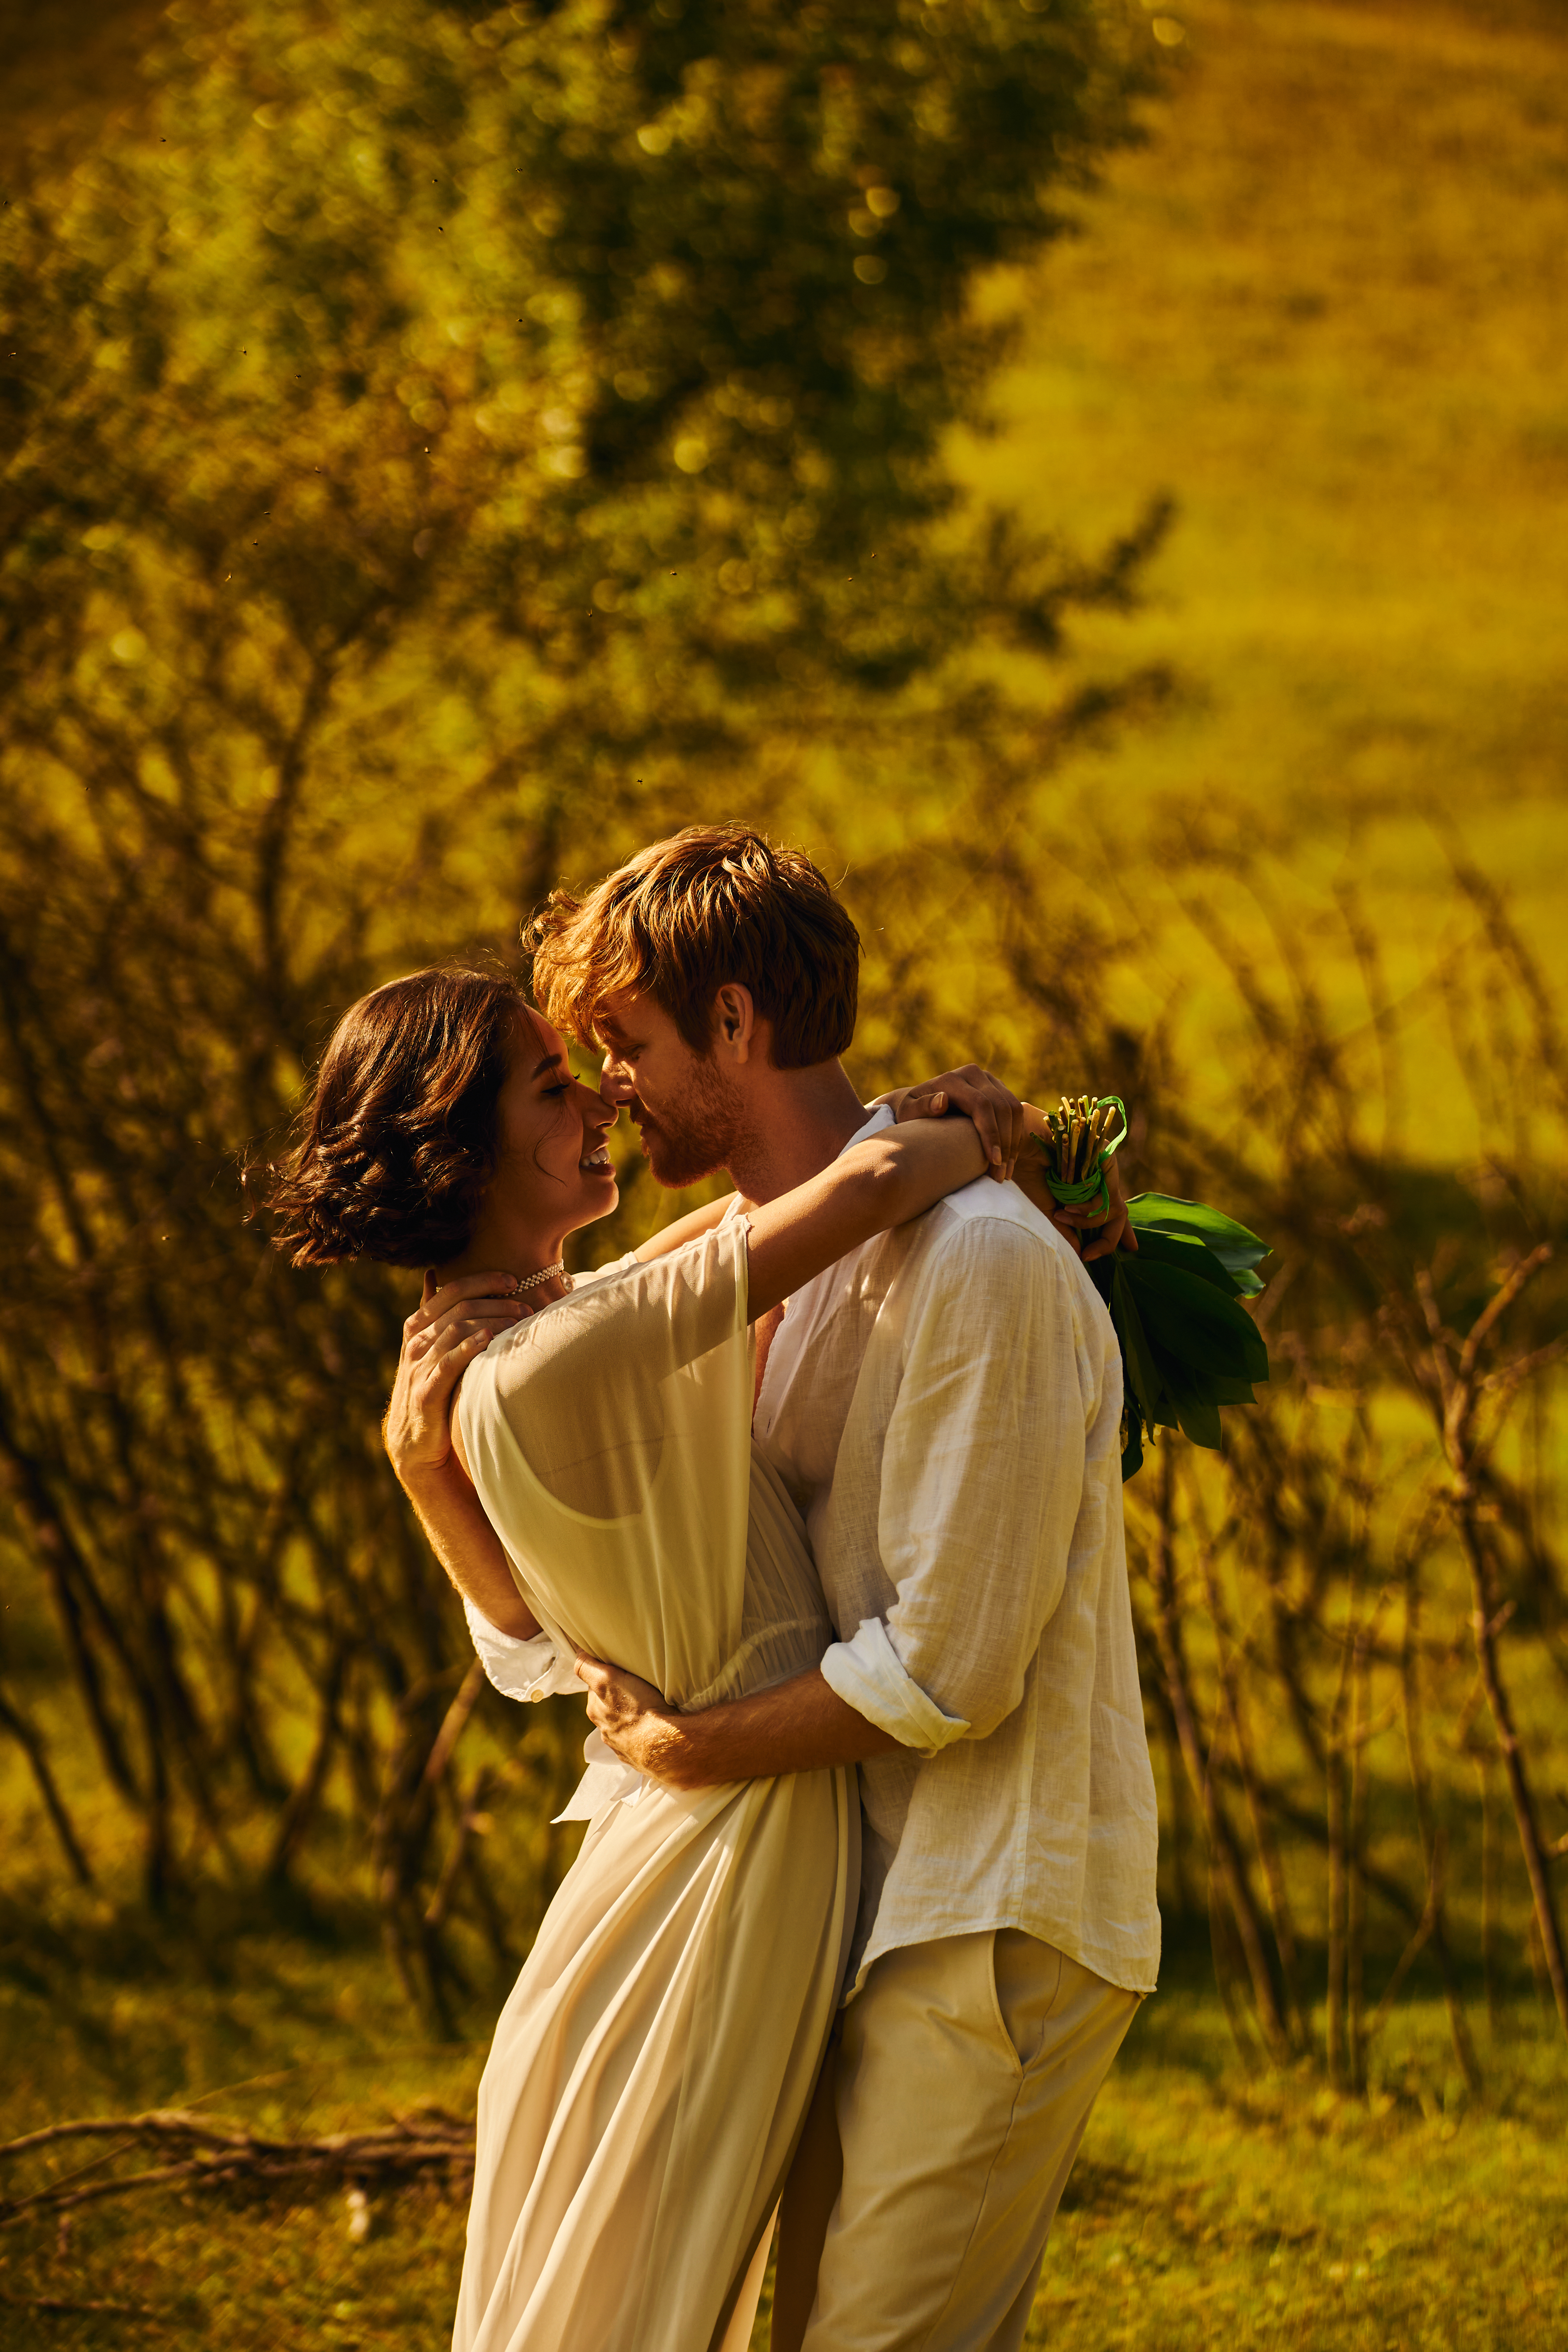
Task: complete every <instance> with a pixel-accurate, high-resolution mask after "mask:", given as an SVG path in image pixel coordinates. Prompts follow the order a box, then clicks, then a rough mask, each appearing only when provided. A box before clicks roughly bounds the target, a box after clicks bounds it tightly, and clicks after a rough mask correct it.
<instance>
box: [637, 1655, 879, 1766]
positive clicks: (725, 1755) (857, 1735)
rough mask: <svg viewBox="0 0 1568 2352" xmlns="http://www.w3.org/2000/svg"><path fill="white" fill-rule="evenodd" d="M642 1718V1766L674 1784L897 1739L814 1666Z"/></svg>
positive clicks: (829, 1756) (846, 1759)
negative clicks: (698, 1707)
mask: <svg viewBox="0 0 1568 2352" xmlns="http://www.w3.org/2000/svg"><path fill="white" fill-rule="evenodd" d="M642 1720H643V1723H644V1724H645V1725H646V1726H647V1734H646V1738H647V1749H646V1752H645V1756H644V1758H643V1759H641V1765H640V1769H642V1770H644V1771H646V1772H650V1773H652V1774H653V1776H654V1777H655V1778H656V1779H657V1780H668V1781H669V1782H670V1783H671V1784H672V1785H673V1786H674V1787H676V1788H680V1789H706V1788H711V1787H714V1786H716V1785H717V1784H719V1783H721V1782H723V1781H726V1780H773V1779H774V1778H776V1777H777V1776H778V1775H779V1774H781V1773H784V1772H816V1771H821V1770H822V1769H825V1768H826V1767H827V1766H829V1765H833V1764H858V1763H859V1762H860V1760H861V1759H862V1758H864V1757H868V1756H887V1755H889V1754H890V1753H891V1751H892V1750H893V1749H894V1748H897V1747H898V1746H899V1742H898V1741H897V1740H896V1739H894V1738H892V1737H891V1735H890V1734H889V1733H888V1732H886V1731H879V1729H878V1727H877V1726H876V1725H875V1724H874V1723H868V1722H867V1720H866V1717H864V1716H863V1715H858V1714H857V1713H856V1711H855V1709H854V1708H853V1707H852V1706H847V1704H846V1702H845V1701H844V1700H843V1699H841V1698H840V1697H839V1696H838V1694H837V1691H835V1690H832V1689H830V1688H829V1687H828V1685H827V1684H826V1682H825V1681H824V1679H823V1676H822V1674H821V1672H820V1670H819V1669H818V1668H817V1667H816V1666H813V1667H812V1668H811V1670H810V1672H809V1673H808V1674H804V1675H794V1676H792V1678H791V1679H790V1681H788V1682H787V1683H774V1684H773V1686H772V1688H771V1689H768V1690H763V1691H754V1692H753V1693H752V1696H750V1697H749V1698H737V1699H731V1700H730V1701H728V1702H727V1703H725V1704H721V1705H720V1706H710V1707H705V1708H704V1709H703V1710H702V1712H701V1713H700V1715H671V1716H660V1717H643V1718H642Z"/></svg>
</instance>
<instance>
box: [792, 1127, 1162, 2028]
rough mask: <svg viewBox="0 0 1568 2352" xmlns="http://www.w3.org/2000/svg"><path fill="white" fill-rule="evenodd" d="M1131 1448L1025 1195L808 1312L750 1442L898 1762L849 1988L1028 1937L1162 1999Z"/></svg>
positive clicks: (1068, 1278)
mask: <svg viewBox="0 0 1568 2352" xmlns="http://www.w3.org/2000/svg"><path fill="white" fill-rule="evenodd" d="M890 1116H891V1115H890V1113H889V1112H888V1111H887V1110H886V1109H885V1108H884V1109H882V1110H880V1111H879V1113H878V1114H877V1116H876V1117H874V1118H872V1119H871V1120H870V1121H869V1122H868V1124H867V1125H866V1126H865V1127H864V1128H862V1129H860V1131H859V1133H858V1135H856V1136H855V1137H853V1138H852V1139H851V1140H852V1141H854V1142H859V1141H861V1140H862V1139H864V1138H865V1137H866V1136H868V1135H870V1134H873V1133H875V1132H876V1130H877V1129H879V1127H882V1126H884V1125H886V1124H888V1123H889V1119H890ZM1120 1432H1121V1354H1120V1350H1119V1349H1118V1347H1117V1343H1116V1336H1115V1333H1114V1331H1113V1329H1112V1328H1111V1322H1110V1316H1109V1314H1108V1313H1107V1311H1106V1308H1105V1307H1104V1304H1103V1303H1102V1301H1101V1299H1100V1295H1099V1293H1098V1292H1097V1291H1096V1289H1095V1287H1094V1285H1093V1283H1092V1282H1091V1281H1090V1280H1089V1276H1088V1274H1087V1273H1086V1271H1085V1270H1084V1267H1083V1266H1082V1265H1081V1264H1080V1262H1079V1258H1078V1256H1077V1255H1076V1253H1075V1252H1074V1251H1073V1250H1072V1249H1071V1248H1070V1246H1069V1245H1068V1244H1067V1243H1066V1242H1065V1241H1063V1240H1062V1238H1061V1237H1060V1235H1059V1234H1058V1233H1057V1231H1056V1229H1055V1227H1054V1226H1053V1225H1052V1224H1051V1223H1049V1221H1048V1220H1047V1218H1045V1217H1042V1216H1041V1215H1040V1213H1039V1212H1038V1211H1037V1209H1036V1208H1034V1206H1033V1205H1032V1204H1031V1203H1030V1202H1028V1201H1027V1200H1026V1199H1025V1197H1024V1195H1023V1193H1022V1192H1019V1191H1018V1189H1017V1187H1016V1185H1011V1184H1005V1185H1004V1184H997V1183H994V1181H992V1180H991V1179H990V1178H989V1177H982V1178H981V1179H980V1180H979V1181H977V1182H975V1183H973V1184H971V1185H969V1186H967V1187H966V1188H965V1189H964V1190H963V1192H955V1193H952V1195H950V1197H949V1198H948V1199H947V1200H945V1201H943V1202H939V1203H938V1205H937V1206H936V1207H935V1208H934V1209H931V1210H930V1211H928V1213H926V1214H925V1215H924V1216H923V1217H919V1218H916V1219H915V1220H914V1221H913V1222H912V1223H910V1224H907V1225H903V1226H900V1228H899V1229H898V1230H897V1231H896V1232H894V1233H890V1234H881V1235H879V1237H878V1238H877V1239H875V1240H873V1241H870V1242H868V1243H866V1244H864V1245H863V1246H862V1247H861V1248H860V1249H858V1250H856V1251H854V1252H853V1253H852V1254H851V1255H849V1256H848V1257H847V1258H844V1259H841V1260H840V1261H839V1263H838V1264H837V1265H834V1266H831V1267H829V1268H828V1270H827V1271H826V1273H825V1274H821V1275H818V1276H816V1280H815V1281H813V1282H810V1283H808V1284H807V1285H806V1286H805V1288H804V1289H802V1290H800V1291H799V1292H797V1293H796V1294H795V1296H794V1297H792V1298H791V1299H790V1302H789V1306H788V1309H787V1311H786V1313H785V1315H784V1321H783V1323H782V1324H781V1325H780V1327H779V1329H778V1332H777V1335H776V1337H775V1338H774V1339H773V1347H772V1349H771V1351H770V1353H769V1356H768V1361H767V1370H766V1375H765V1377H764V1379H763V1386H762V1393H761V1395H760V1397H759V1399H758V1404H757V1415H756V1436H757V1440H758V1443H759V1444H760V1446H761V1448H762V1450H763V1453H764V1454H766V1455H767V1456H768V1458H769V1460H770V1461H771V1462H772V1463H773V1466H774V1467H775V1468H776V1469H777V1470H778V1472H779V1473H780V1475H781V1476H782V1477H783V1479H784V1483H785V1485H786V1486H788V1487H789V1489H790V1491H791V1493H792V1495H793V1496H794V1497H795V1502H796V1503H797V1505H798V1506H799V1507H800V1508H801V1510H802V1512H803V1514H804V1516H805V1523H806V1529H807V1532H808V1534H809V1536H810V1538H811V1548H812V1551H813V1554H814V1556H815V1559H816V1569H817V1574H818V1575H819V1577H820V1578H821V1580H822V1588H823V1591H824V1593H825V1594H826V1600H827V1605H828V1610H829V1612H830V1614H831V1616H832V1618H833V1621H834V1623H835V1625H836V1626H837V1630H838V1633H839V1635H840V1637H841V1638H840V1640H839V1642H838V1643H837V1645H836V1646H835V1647H834V1648H832V1649H830V1650H829V1651H828V1652H827V1653H826V1656H825V1657H824V1659H823V1661H822V1671H823V1674H824V1675H826V1679H827V1681H828V1682H829V1684H830V1685H832V1687H833V1688H834V1689H835V1690H836V1691H837V1693H838V1695H839V1696H840V1697H842V1698H844V1699H845V1700H847V1703H848V1704H849V1705H850V1706H853V1707H854V1708H856V1710H857V1711H858V1713H859V1714H861V1715H863V1716H865V1717H867V1718H868V1721H870V1722H872V1723H875V1724H877V1725H879V1727H881V1728H882V1729H883V1730H885V1731H887V1732H889V1733H890V1734H891V1735H892V1737H893V1738H895V1739H897V1740H898V1741H899V1742H900V1749H901V1751H902V1752H900V1753H895V1754H892V1755H887V1756H878V1757H872V1758H870V1759H868V1760H866V1761H865V1762H863V1763H862V1764H861V1766H860V1789H861V1801H862V1807H863V1811H864V1815H865V1828H866V1837H865V1840H864V1844H863V1857H864V1859H863V1875H862V1885H861V1904H860V1920H859V1928H858V1937H857V1945H856V1950H855V1955H854V1958H853V1960H852V1965H851V1974H852V1981H853V1983H854V1984H855V1985H856V1987H857V1988H858V1986H859V1984H861V1983H862V1982H863V1981H864V1979H865V1975H866V1971H867V1970H868V1969H869V1967H870V1966H871V1964H872V1962H873V1961H874V1960H875V1959H876V1958H877V1957H878V1955H879V1953H881V1952H885V1951H889V1950H890V1949H893V1948H896V1947H898V1946H900V1945H904V1944H914V1943H925V1942H928V1941H931V1940H932V1939H934V1938H935V1937H942V1936H954V1935H963V1934H966V1933H970V1932H973V1931H976V1930H980V1929H984V1928H992V1927H1021V1928H1023V1929H1024V1930H1025V1931H1026V1933H1027V1934H1029V1935H1032V1936H1037V1937H1041V1938H1042V1939H1043V1940H1044V1941H1046V1942H1047V1943H1051V1944H1055V1945H1057V1946H1058V1948H1060V1949H1061V1950H1062V1951H1065V1952H1067V1953H1068V1955H1069V1956H1070V1957H1071V1958H1073V1959H1075V1960H1078V1961H1079V1962H1080V1963H1081V1964H1082V1965H1083V1966H1084V1967H1085V1968H1088V1969H1093V1970H1094V1972H1095V1974H1096V1975H1097V1976H1100V1977H1103V1978H1104V1979H1106V1980H1107V1982H1109V1983H1110V1984H1114V1985H1119V1986H1121V1987H1123V1988H1125V1989H1126V1990H1130V1991H1133V1992H1140V1993H1142V1992H1149V1991H1152V1989H1153V1986H1154V1981H1155V1976H1156V1972H1157V1969H1158V1966H1159V1957H1160V1916H1159V1911H1158V1909H1157V1907H1156V1904H1155V1899H1154V1862H1155V1847H1156V1839H1157V1820H1156V1812H1155V1800H1154V1782H1153V1775H1152V1771H1151V1770H1150V1766H1149V1750H1148V1742H1147V1738H1146V1737H1145V1733H1144V1727H1143V1706H1142V1694H1141V1692H1140V1688H1139V1683H1138V1666H1137V1657H1136V1653H1135V1650H1134V1646H1133V1638H1132V1612H1131V1601H1130V1599H1129V1595H1128V1590H1127V1563H1126V1553H1125V1549H1124V1544H1123V1537H1122V1519H1121V1434H1120Z"/></svg>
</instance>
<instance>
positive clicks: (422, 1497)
mask: <svg viewBox="0 0 1568 2352" xmlns="http://www.w3.org/2000/svg"><path fill="white" fill-rule="evenodd" d="M399 1483H400V1484H401V1486H402V1487H403V1491H404V1493H405V1495H406V1496H407V1497H408V1499H409V1501H410V1502H411V1503H412V1504H413V1506H414V1507H415V1509H416V1512H417V1513H418V1515H419V1524H420V1526H421V1527H422V1528H424V1530H425V1533H426V1537H427V1538H428V1540H429V1544H430V1549H431V1550H432V1551H433V1552H434V1553H435V1555H436V1557H437V1559H438V1560H439V1561H440V1563H441V1565H442V1567H443V1568H444V1569H445V1570H446V1571H447V1575H448V1577H449V1578H450V1579H451V1580H452V1582H453V1583H454V1584H455V1585H456V1586H457V1588H458V1591H459V1592H461V1593H464V1594H466V1596H467V1597H468V1600H470V1601H472V1602H473V1604H474V1606H475V1608H476V1609H478V1610H479V1612H481V1614H483V1615H484V1616H486V1617H488V1618H489V1622H490V1623H491V1624H492V1625H493V1626H494V1627H495V1629H496V1631H497V1632H498V1633H510V1635H511V1636H512V1638H513V1639H514V1640H516V1641H522V1642H526V1641H530V1640H531V1639H532V1637H533V1635H534V1634H535V1633H538V1632H539V1630H540V1628H539V1620H538V1618H537V1617H535V1616H534V1614H533V1612H532V1611H531V1609H530V1608H529V1606H528V1603H527V1602H526V1601H524V1600H523V1598H522V1595H521V1593H520V1592H519V1591H518V1589H517V1586H516V1585H515V1584H514V1582H513V1581H512V1574H511V1570H510V1566H509V1565H508V1562H507V1556H506V1553H505V1552H504V1551H503V1550H502V1549H501V1543H500V1537H499V1536H498V1535H497V1533H496V1531H495V1529H494V1528H492V1527H491V1525H490V1523H489V1519H487V1518H486V1517H485V1513H484V1507H483V1505H482V1504H481V1503H480V1501H479V1496H477V1495H476V1494H475V1492H474V1489H473V1486H472V1484H471V1482H470V1481H469V1480H468V1478H466V1477H465V1476H464V1475H463V1473H462V1471H461V1470H460V1469H459V1468H458V1465H456V1464H455V1463H450V1462H448V1463H446V1464H444V1465H442V1466H441V1467H440V1468H439V1469H436V1470H420V1471H411V1472H409V1473H408V1474H407V1475H405V1476H403V1477H402V1478H401V1479H400V1482H399Z"/></svg>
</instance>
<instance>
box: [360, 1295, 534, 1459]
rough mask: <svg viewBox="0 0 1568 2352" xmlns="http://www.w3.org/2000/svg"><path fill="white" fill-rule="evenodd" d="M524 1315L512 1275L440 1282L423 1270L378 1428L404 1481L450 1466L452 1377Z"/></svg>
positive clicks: (454, 1390)
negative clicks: (421, 1287)
mask: <svg viewBox="0 0 1568 2352" xmlns="http://www.w3.org/2000/svg"><path fill="white" fill-rule="evenodd" d="M527 1313H528V1309H527V1307H524V1306H522V1305H521V1303H520V1301H519V1299H518V1296H517V1284H516V1281H515V1279H514V1278H513V1276H510V1274H465V1275H459V1276H458V1277H457V1279H456V1280H455V1281H453V1282H447V1283H443V1284H441V1285H440V1286H437V1281H436V1277H435V1276H434V1275H433V1274H429V1273H427V1274H426V1276H425V1287H424V1291H423V1294H422V1296H421V1297H420V1301H419V1304H418V1306H417V1307H416V1308H415V1310H414V1312H413V1314H412V1315H410V1316H409V1318H408V1319H407V1321H406V1322H405V1324H404V1326H403V1348H402V1352H401V1353H400V1354H399V1356H398V1359H397V1378H396V1380H395V1381H394V1383H393V1389H392V1397H391V1401H390V1402H389V1403H388V1405H387V1408H386V1417H385V1419H384V1421H383V1423H382V1425H381V1434H382V1441H383V1443H384V1445H385V1447H386V1452H387V1458H388V1460H389V1461H390V1462H391V1464H392V1466H393V1468H394V1470H395V1472H396V1474H397V1476H398V1479H399V1482H400V1483H401V1484H402V1485H403V1486H408V1485H409V1484H410V1482H411V1481H415V1480H417V1479H419V1478H421V1477H429V1476H431V1475H436V1474H438V1473H440V1472H442V1471H444V1470H446V1469H447V1467H448V1466H449V1465H450V1463H451V1460H452V1399H453V1397H454V1396H455V1395H456V1393H457V1388H458V1381H460V1380H461V1379H462V1377H463V1374H464V1373H465V1372H466V1371H467V1370H468V1366H469V1365H470V1364H471V1363H472V1362H473V1361H474V1360H475V1358H476V1357H478V1356H482V1355H483V1353H484V1351H485V1349H487V1348H488V1347H489V1344H490V1341H491V1340H492V1339H494V1338H495V1337H496V1335H497V1333H498V1332H500V1331H509V1330H510V1328H511V1327H512V1325H513V1324H514V1323H519V1322H521V1320H522V1318H523V1317H524V1316H525V1315H526V1314H527Z"/></svg>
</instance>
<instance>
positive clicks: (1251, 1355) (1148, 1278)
mask: <svg viewBox="0 0 1568 2352" xmlns="http://www.w3.org/2000/svg"><path fill="white" fill-rule="evenodd" d="M1141 1257H1142V1252H1141V1251H1140V1252H1139V1254H1138V1256H1124V1257H1123V1258H1122V1259H1120V1260H1119V1262H1118V1271H1119V1273H1120V1274H1121V1279H1122V1282H1123V1284H1124V1285H1125V1286H1126V1289H1127V1292H1128V1296H1129V1297H1130V1298H1131V1301H1132V1302H1133V1304H1134V1305H1135V1307H1136V1310H1137V1314H1138V1317H1139V1319H1140V1328H1141V1331H1142V1332H1146V1333H1147V1337H1148V1339H1152V1341H1153V1342H1154V1344H1155V1346H1156V1347H1157V1348H1158V1349H1161V1350H1162V1351H1163V1353H1165V1354H1166V1355H1168V1356H1169V1357H1170V1358H1171V1359H1172V1360H1173V1362H1174V1364H1176V1365H1178V1366H1183V1367H1190V1368H1191V1369H1192V1370H1194V1371H1200V1372H1218V1373H1221V1374H1224V1375H1226V1376H1228V1377H1229V1378H1231V1379H1233V1380H1246V1381H1266V1380H1267V1379H1268V1349H1267V1348H1266V1347H1265V1345H1264V1343H1263V1339H1262V1335H1261V1334H1260V1332H1259V1331H1258V1327H1257V1325H1256V1324H1255V1323H1254V1322H1253V1320H1252V1318H1251V1317H1250V1316H1249V1315H1248V1314H1247V1311H1246V1309H1245V1308H1244V1307H1239V1306H1238V1305H1237V1302H1236V1300H1235V1299H1234V1298H1227V1297H1226V1296H1225V1295H1224V1293H1223V1292H1222V1291H1218V1290H1216V1289H1215V1286H1214V1285H1213V1284H1212V1283H1210V1282H1203V1281H1199V1280H1198V1279H1197V1277H1196V1276H1194V1275H1191V1274H1187V1273H1184V1272H1183V1271H1182V1270H1181V1269H1180V1268H1178V1267H1176V1266H1173V1265H1156V1264H1155V1262H1154V1261H1153V1260H1152V1259H1151V1260H1150V1262H1149V1264H1148V1265H1141V1264H1140V1259H1141Z"/></svg>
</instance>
